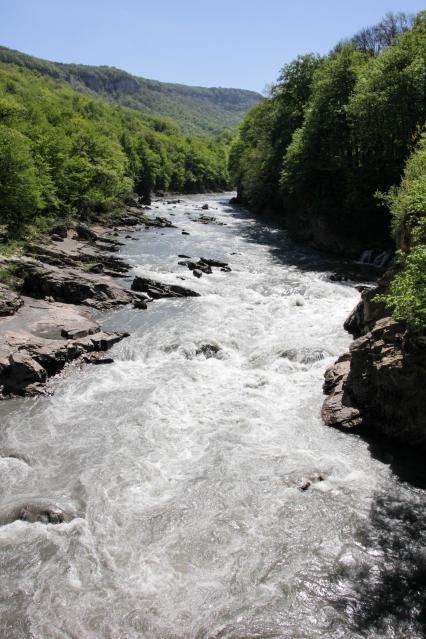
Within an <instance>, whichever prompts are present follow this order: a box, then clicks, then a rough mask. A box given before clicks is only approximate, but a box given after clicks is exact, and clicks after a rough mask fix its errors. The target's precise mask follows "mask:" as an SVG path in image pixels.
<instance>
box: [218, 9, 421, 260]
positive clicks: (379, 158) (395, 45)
mask: <svg viewBox="0 0 426 639" xmlns="http://www.w3.org/2000/svg"><path fill="white" fill-rule="evenodd" d="M425 54H426V12H421V13H420V14H418V15H417V16H416V18H415V19H414V20H410V19H409V18H407V17H405V16H403V15H397V16H392V15H389V16H387V17H386V18H385V19H384V20H383V22H381V23H380V24H379V25H376V26H375V27H373V28H370V29H365V30H364V31H362V32H361V33H359V34H357V35H356V36H355V37H354V38H353V39H351V40H350V41H347V42H342V43H340V44H338V45H337V46H336V47H335V48H334V49H333V50H332V51H331V52H330V54H329V55H327V56H325V57H319V56H316V55H313V54H309V55H304V56H300V57H298V58H297V59H296V60H294V61H293V62H291V63H290V64H287V65H286V66H285V67H284V68H283V70H282V73H281V75H280V77H279V79H278V82H277V84H276V85H275V86H274V87H273V89H272V91H271V96H270V98H269V99H267V100H265V101H264V102H262V103H260V104H259V105H257V106H256V107H255V108H254V109H253V110H252V111H250V113H249V114H248V115H247V117H246V119H245V120H244V123H243V124H242V126H241V128H240V133H239V136H238V137H237V139H236V140H235V142H234V144H233V149H232V153H231V164H230V166H231V170H232V174H233V176H234V180H235V182H236V183H237V185H238V192H239V198H240V200H241V201H242V202H244V203H246V204H248V205H249V206H251V207H253V208H255V209H256V210H257V211H263V212H266V211H268V212H271V211H272V212H274V213H275V214H277V215H279V216H280V217H281V219H282V220H283V221H284V222H285V224H286V225H287V227H288V228H289V230H290V231H291V233H292V234H293V235H294V236H295V237H297V238H299V239H302V240H308V241H311V242H313V243H314V244H315V245H317V246H319V247H321V248H325V249H328V250H333V251H335V252H338V253H344V254H349V255H352V256H357V255H359V253H360V252H361V250H363V249H368V248H375V247H377V248H382V247H385V246H387V245H389V246H390V245H391V243H392V240H391V233H390V227H391V223H390V211H389V200H388V199H386V198H383V197H380V196H379V194H380V193H382V194H383V193H386V192H387V191H388V190H389V189H390V188H391V187H392V186H394V185H398V184H399V182H400V180H401V176H402V174H403V171H404V165H405V162H406V160H407V158H408V156H409V155H410V153H411V152H412V151H413V149H414V148H415V145H416V143H417V142H418V141H419V139H420V136H421V133H422V129H423V127H424V123H425V116H426V67H425ZM423 204H424V202H423ZM423 204H422V206H423ZM420 208H421V207H420ZM422 210H423V213H422V214H423V215H424V210H425V209H424V208H423V209H422Z"/></svg>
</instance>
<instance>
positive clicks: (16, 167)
mask: <svg viewBox="0 0 426 639" xmlns="http://www.w3.org/2000/svg"><path fill="white" fill-rule="evenodd" d="M42 207H43V200H42V197H41V189H40V184H39V179H38V176H37V171H36V167H35V164H34V160H33V156H32V152H31V142H30V140H29V139H28V138H27V137H25V136H24V135H22V133H20V132H19V131H16V130H15V129H11V128H8V127H6V126H4V125H1V124H0V220H1V222H2V223H3V224H6V225H7V227H8V231H9V233H10V234H11V235H12V236H14V235H17V234H18V233H19V232H20V231H21V229H22V228H23V226H24V225H25V224H26V223H27V222H29V221H30V220H31V219H32V217H33V216H34V214H35V212H36V211H37V210H38V209H41V208H42Z"/></svg>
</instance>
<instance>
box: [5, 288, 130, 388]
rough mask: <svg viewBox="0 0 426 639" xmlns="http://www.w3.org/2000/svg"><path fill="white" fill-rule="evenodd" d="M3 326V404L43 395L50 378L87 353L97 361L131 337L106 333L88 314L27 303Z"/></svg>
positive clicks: (63, 306) (69, 307)
mask: <svg viewBox="0 0 426 639" xmlns="http://www.w3.org/2000/svg"><path fill="white" fill-rule="evenodd" d="M24 300H25V301H26V304H25V305H24V306H23V307H22V308H21V309H20V311H19V312H18V313H17V314H16V315H15V316H14V317H10V318H4V319H3V320H2V321H1V323H0V343H1V346H0V399H2V398H6V397H16V396H33V395H38V394H41V393H44V392H45V383H46V381H47V380H48V378H49V377H51V376H52V375H56V374H57V373H59V372H60V371H61V370H62V369H63V368H64V367H65V366H66V365H67V364H69V363H70V362H73V361H74V360H78V359H79V358H81V357H82V356H83V355H84V354H87V353H89V354H90V356H91V357H94V358H96V357H98V356H99V354H101V353H102V352H104V351H106V350H108V349H110V348H111V347H112V346H113V345H114V344H116V343H117V342H119V341H120V340H122V339H123V338H124V337H126V336H127V335H128V334H127V333H107V332H104V331H103V330H102V329H101V327H100V326H99V325H98V324H97V323H96V322H94V321H93V320H92V319H91V318H90V316H89V315H88V311H87V310H86V311H83V310H82V309H80V308H78V307H76V306H73V305H71V304H58V303H52V302H45V301H44V300H43V301H36V300H30V299H25V298H24Z"/></svg>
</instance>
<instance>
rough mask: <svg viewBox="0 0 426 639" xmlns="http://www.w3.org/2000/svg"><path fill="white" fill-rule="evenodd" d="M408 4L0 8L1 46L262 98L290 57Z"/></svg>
mask: <svg viewBox="0 0 426 639" xmlns="http://www.w3.org/2000/svg"><path fill="white" fill-rule="evenodd" d="M424 8H425V3H424V2H420V1H416V0H356V1H355V0H349V1H347V0H346V1H345V0H327V1H324V0H291V2H290V1H287V0H281V1H279V0H256V1H253V0H246V1H245V2H244V1H241V0H214V1H209V2H207V1H205V0H150V1H149V2H148V1H145V0H0V44H1V45H3V46H7V47H10V48H12V49H18V50H19V51H23V52H25V53H29V54H31V55H34V56H37V57H39V58H45V59H47V60H55V61H57V62H76V63H80V64H93V65H100V64H105V65H109V66H115V67H118V68H120V69H124V70H126V71H129V72H130V73H133V74H135V75H139V76H143V77H146V78H153V79H156V80H162V81H167V82H179V83H182V84H191V85H198V86H222V87H238V88H244V89H253V90H255V91H263V90H264V89H265V87H266V86H267V85H269V84H270V83H272V82H274V81H275V80H276V78H277V76H278V73H279V70H280V69H281V67H282V66H283V65H284V64H285V63H286V62H290V61H291V60H292V59H294V58H295V57H296V56H297V55H298V54H301V53H307V52H315V53H320V54H323V53H327V52H328V51H329V50H330V49H331V48H332V47H333V46H334V45H335V44H336V43H337V42H339V41H340V40H342V39H343V38H345V37H349V36H351V35H353V34H354V33H356V32H357V31H359V30H360V29H361V28H363V27H365V26H370V25H372V24H375V23H376V22H378V21H379V20H380V19H381V18H382V17H383V16H384V15H385V14H386V13H388V12H389V11H392V12H398V11H404V12H406V13H416V12H417V11H420V10H421V9H424Z"/></svg>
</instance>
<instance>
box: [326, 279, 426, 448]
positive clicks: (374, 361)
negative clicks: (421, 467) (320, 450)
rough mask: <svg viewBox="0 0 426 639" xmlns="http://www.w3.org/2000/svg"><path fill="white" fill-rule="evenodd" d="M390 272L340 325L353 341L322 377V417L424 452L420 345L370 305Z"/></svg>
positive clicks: (425, 386)
mask: <svg viewBox="0 0 426 639" xmlns="http://www.w3.org/2000/svg"><path fill="white" fill-rule="evenodd" d="M391 277H392V272H391V271H388V272H387V273H385V275H384V276H383V277H382V278H381V280H379V283H378V286H377V288H373V289H370V288H367V289H365V290H363V291H362V293H361V301H360V302H359V304H358V305H357V306H356V308H355V309H354V310H353V312H352V313H351V315H350V316H349V317H348V319H347V320H346V322H345V328H346V330H347V331H348V332H349V333H351V334H352V335H353V336H354V342H353V343H352V345H351V347H350V350H349V352H348V353H345V354H344V355H342V356H341V357H340V358H339V359H338V360H337V362H336V363H335V364H334V365H333V366H332V367H331V368H329V369H328V370H327V371H326V373H325V383H324V392H325V394H326V395H327V398H326V400H325V401H324V404H323V407H322V417H323V420H324V422H325V423H326V424H327V425H329V426H334V427H337V428H341V429H343V430H350V431H354V432H357V431H364V432H366V433H369V432H370V433H375V432H376V433H380V434H381V435H383V436H385V437H386V438H389V439H392V440H395V441H397V442H400V443H402V444H406V445H409V446H413V447H417V448H421V449H426V417H425V410H424V407H425V405H426V353H425V348H424V341H423V339H424V338H423V339H422V338H421V337H419V336H414V335H412V334H411V333H410V331H409V330H407V327H405V326H403V325H402V324H400V323H398V322H395V321H394V320H393V319H392V318H391V317H389V313H388V311H387V309H386V308H385V306H384V305H383V304H381V303H378V302H376V301H375V297H376V295H377V294H378V293H385V292H386V291H387V286H388V283H389V280H390V278H391Z"/></svg>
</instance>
